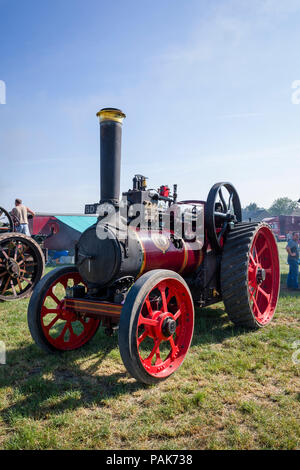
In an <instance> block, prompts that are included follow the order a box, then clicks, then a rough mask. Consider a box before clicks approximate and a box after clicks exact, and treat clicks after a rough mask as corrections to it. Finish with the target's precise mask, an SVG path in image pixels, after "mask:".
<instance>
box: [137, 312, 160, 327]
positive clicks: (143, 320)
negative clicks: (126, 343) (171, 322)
mask: <svg viewBox="0 0 300 470" xmlns="http://www.w3.org/2000/svg"><path fill="white" fill-rule="evenodd" d="M157 323H158V320H153V319H152V318H148V317H143V315H140V317H139V321H138V326H139V325H149V326H156V325H157Z"/></svg>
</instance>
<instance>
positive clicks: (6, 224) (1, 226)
mask: <svg viewBox="0 0 300 470" xmlns="http://www.w3.org/2000/svg"><path fill="white" fill-rule="evenodd" d="M13 231H14V223H13V219H12V216H11V215H10V213H9V212H8V211H7V210H5V209H4V208H3V207H0V235H1V234H3V233H8V232H13Z"/></svg>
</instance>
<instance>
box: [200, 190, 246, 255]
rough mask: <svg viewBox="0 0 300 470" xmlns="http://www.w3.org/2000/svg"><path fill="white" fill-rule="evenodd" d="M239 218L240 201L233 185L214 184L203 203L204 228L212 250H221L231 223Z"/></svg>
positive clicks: (240, 217) (240, 212) (239, 220)
mask: <svg viewBox="0 0 300 470" xmlns="http://www.w3.org/2000/svg"><path fill="white" fill-rule="evenodd" d="M241 220H242V207H241V202H240V198H239V195H238V193H237V191H236V189H235V188H234V186H233V185H232V184H231V183H216V184H214V185H213V187H212V188H211V190H210V191H209V193H208V197H207V201H206V204H205V228H206V232H207V236H208V240H209V242H210V245H211V247H212V249H213V250H214V251H216V252H218V253H220V252H221V251H222V247H223V243H224V240H225V239H226V236H227V233H228V231H229V229H230V228H231V225H233V224H235V223H237V222H241Z"/></svg>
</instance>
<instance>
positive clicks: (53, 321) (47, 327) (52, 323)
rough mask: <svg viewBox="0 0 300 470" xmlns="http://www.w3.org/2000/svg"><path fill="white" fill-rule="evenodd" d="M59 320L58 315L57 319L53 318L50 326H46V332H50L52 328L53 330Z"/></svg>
mask: <svg viewBox="0 0 300 470" xmlns="http://www.w3.org/2000/svg"><path fill="white" fill-rule="evenodd" d="M58 319H59V315H56V317H54V318H53V320H52V321H51V322H50V323H49V325H47V326H46V325H44V326H45V328H46V330H48V331H49V330H50V328H52V326H53V325H55V323H56V322H57V320H58Z"/></svg>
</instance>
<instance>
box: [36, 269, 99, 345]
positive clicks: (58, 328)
mask: <svg viewBox="0 0 300 470" xmlns="http://www.w3.org/2000/svg"><path fill="white" fill-rule="evenodd" d="M80 284H81V285H84V283H83V281H82V278H81V276H80V274H79V273H78V271H77V270H76V268H75V267H74V266H66V267H63V268H57V269H54V270H53V271H51V272H50V273H48V274H47V275H46V276H44V277H43V278H42V280H41V281H40V282H39V284H38V285H37V287H36V289H35V291H34V293H33V295H32V297H31V299H30V302H29V306H28V325H29V329H30V332H31V335H32V337H33V339H34V340H35V342H36V343H37V344H38V345H39V346H40V347H41V348H42V349H44V350H46V351H47V352H55V351H70V350H73V349H78V348H80V347H81V346H83V345H85V344H86V343H87V342H88V341H89V340H90V339H91V338H92V337H93V336H94V335H95V333H96V331H97V330H98V327H99V325H100V321H99V320H98V319H95V318H89V317H86V316H77V315H76V314H75V313H74V312H72V311H70V310H68V309H67V308H66V307H65V306H64V298H65V295H66V289H67V287H72V286H74V285H80Z"/></svg>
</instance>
